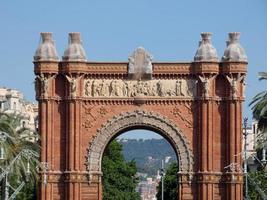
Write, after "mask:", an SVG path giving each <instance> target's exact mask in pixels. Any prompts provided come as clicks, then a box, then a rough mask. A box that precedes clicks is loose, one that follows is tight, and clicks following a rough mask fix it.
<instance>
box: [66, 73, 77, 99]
mask: <svg viewBox="0 0 267 200" xmlns="http://www.w3.org/2000/svg"><path fill="white" fill-rule="evenodd" d="M66 79H67V80H68V82H69V94H70V97H76V90H77V79H76V78H75V77H70V76H68V75H66Z"/></svg>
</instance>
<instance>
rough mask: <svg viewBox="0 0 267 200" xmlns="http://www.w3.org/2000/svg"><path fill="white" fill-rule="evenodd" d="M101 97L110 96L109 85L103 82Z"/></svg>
mask: <svg viewBox="0 0 267 200" xmlns="http://www.w3.org/2000/svg"><path fill="white" fill-rule="evenodd" d="M99 89H100V96H105V97H107V96H109V85H108V84H107V83H106V82H105V81H104V80H102V83H101V84H100V88H99Z"/></svg>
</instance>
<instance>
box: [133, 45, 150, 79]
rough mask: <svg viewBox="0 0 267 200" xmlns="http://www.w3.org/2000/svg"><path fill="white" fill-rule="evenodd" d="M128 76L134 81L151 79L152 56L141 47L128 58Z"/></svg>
mask: <svg viewBox="0 0 267 200" xmlns="http://www.w3.org/2000/svg"><path fill="white" fill-rule="evenodd" d="M128 74H129V76H130V77H131V78H133V79H135V80H141V79H151V77H152V56H151V55H150V54H149V53H148V52H147V51H146V50H145V49H144V48H143V47H138V48H137V49H136V50H135V51H134V52H133V54H132V55H131V56H130V57H129V65H128Z"/></svg>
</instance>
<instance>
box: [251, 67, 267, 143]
mask: <svg viewBox="0 0 267 200" xmlns="http://www.w3.org/2000/svg"><path fill="white" fill-rule="evenodd" d="M259 80H267V73H266V72H260V73H259ZM250 106H252V111H253V117H254V118H255V119H256V120H257V121H258V128H259V131H260V133H261V134H260V138H259V139H260V140H262V142H263V144H265V145H266V143H267V142H266V141H267V91H262V92H260V93H258V94H257V95H256V96H255V97H254V98H253V99H252V101H251V103H250Z"/></svg>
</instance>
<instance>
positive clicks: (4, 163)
mask: <svg viewBox="0 0 267 200" xmlns="http://www.w3.org/2000/svg"><path fill="white" fill-rule="evenodd" d="M30 132H31V130H29V129H27V128H25V127H22V126H21V118H20V117H19V116H16V115H9V114H5V113H0V170H1V171H0V180H2V183H1V185H2V190H3V189H4V188H10V187H8V185H7V180H11V181H12V180H13V181H12V183H13V185H12V186H13V188H16V187H18V186H19V185H21V183H23V184H24V181H26V182H27V184H28V185H35V183H36V179H37V177H38V173H37V165H38V163H39V161H38V157H39V145H38V144H37V143H32V142H29V141H28V140H27V136H28V135H29V133H30ZM8 184H9V183H8ZM9 190H10V189H9ZM12 192H13V191H12ZM3 193H4V192H2V194H3ZM4 196H6V195H3V197H2V198H6V197H4ZM16 199H18V198H16Z"/></svg>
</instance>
